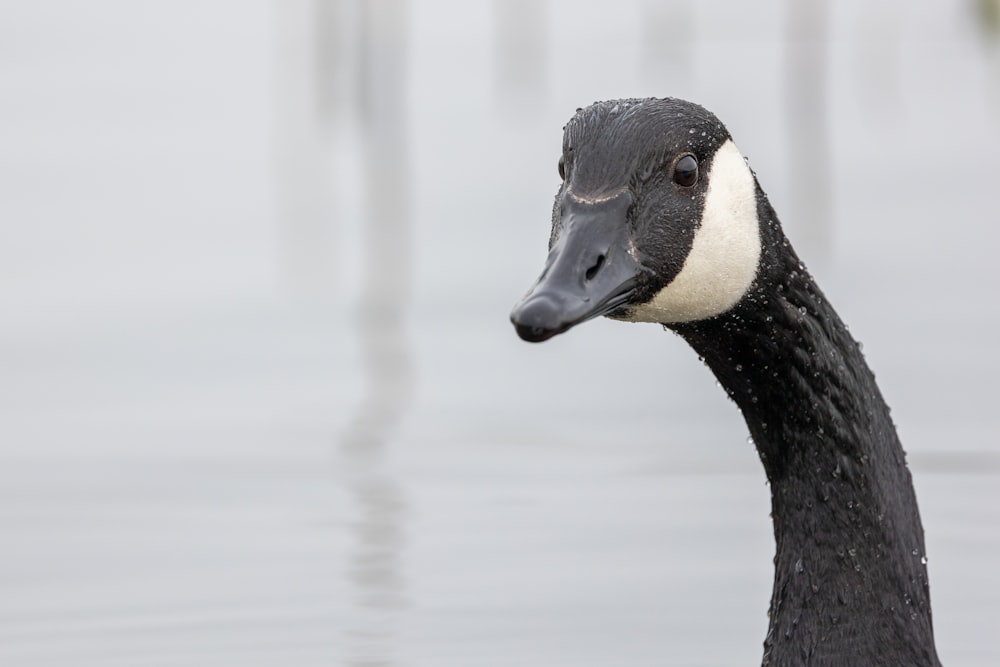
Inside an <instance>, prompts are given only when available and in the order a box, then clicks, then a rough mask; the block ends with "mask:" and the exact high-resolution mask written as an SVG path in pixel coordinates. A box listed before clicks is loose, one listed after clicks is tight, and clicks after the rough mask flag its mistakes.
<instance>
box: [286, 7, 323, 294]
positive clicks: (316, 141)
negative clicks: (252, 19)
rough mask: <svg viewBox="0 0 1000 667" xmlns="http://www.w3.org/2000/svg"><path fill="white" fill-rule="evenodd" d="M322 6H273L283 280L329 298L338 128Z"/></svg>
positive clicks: (294, 288) (302, 289)
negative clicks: (330, 108) (331, 105)
mask: <svg viewBox="0 0 1000 667" xmlns="http://www.w3.org/2000/svg"><path fill="white" fill-rule="evenodd" d="M318 2H319V0H281V1H280V2H279V1H277V0H276V1H275V2H274V4H273V9H272V11H273V16H274V25H275V33H274V34H275V42H274V44H275V58H274V66H275V71H274V92H275V94H274V145H273V160H274V179H275V181H274V183H275V204H276V208H277V211H276V213H277V218H278V223H279V225H278V233H279V242H280V257H279V261H278V268H279V272H280V278H281V280H282V282H283V283H284V286H285V287H291V288H292V289H293V290H294V291H296V292H307V293H312V294H320V295H323V294H325V293H327V292H329V291H330V290H331V289H332V287H333V286H334V285H336V284H337V283H338V281H337V280H336V278H337V276H336V274H335V270H336V267H337V266H338V262H337V261H336V257H335V254H334V249H335V247H336V241H337V238H336V229H335V225H334V222H333V221H334V193H333V192H332V189H331V184H332V183H333V181H334V179H333V171H332V156H333V127H332V124H331V123H330V117H329V115H328V114H326V115H325V114H324V113H323V111H324V109H323V105H322V102H323V100H324V99H325V96H324V91H325V90H326V88H325V86H324V85H323V84H324V82H325V81H327V80H329V78H330V77H329V66H330V63H331V59H330V58H329V57H327V56H329V55H330V54H329V53H328V52H329V50H330V47H331V46H332V45H333V44H334V43H335V41H336V40H334V39H333V38H334V35H333V34H332V32H331V29H330V24H329V23H328V21H332V18H333V17H332V16H331V15H330V13H329V11H328V12H327V13H321V12H320V11H319V7H320V6H321V5H319V4H317V3H318ZM330 11H332V10H330ZM324 48H325V49H326V50H324Z"/></svg>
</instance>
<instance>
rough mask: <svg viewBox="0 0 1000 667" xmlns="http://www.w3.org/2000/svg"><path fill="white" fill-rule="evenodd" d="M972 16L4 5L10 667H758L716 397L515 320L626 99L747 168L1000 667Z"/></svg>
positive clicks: (735, 464)
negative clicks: (583, 165)
mask: <svg viewBox="0 0 1000 667" xmlns="http://www.w3.org/2000/svg"><path fill="white" fill-rule="evenodd" d="M915 5H920V6H919V7H917V6H915ZM978 6H979V4H977V3H973V2H965V3H963V2H946V1H944V0H940V1H935V2H925V3H896V4H891V5H882V6H880V7H870V6H868V3H862V2H860V1H857V2H843V3H825V4H823V3H818V4H816V5H814V8H819V9H818V13H811V12H809V11H802V10H801V8H800V9H797V10H794V11H793V12H792V13H789V10H788V8H787V7H786V3H778V2H763V3H738V2H721V1H716V2H698V3H695V2H677V3H672V4H664V3H659V2H653V1H652V0H641V1H640V0H632V1H624V2H618V3H613V4H612V3H601V2H594V1H588V2H570V0H560V1H558V2H557V1H555V0H551V1H550V2H548V3H527V2H505V3H502V2H493V3H486V2H479V3H469V2H457V1H452V2H445V1H444V0H439V1H431V0H416V1H414V2H410V3H404V2H401V1H400V0H395V1H393V0H380V1H379V2H369V3H355V2H346V1H341V2H332V1H331V2H326V3H323V2H319V1H317V2H304V1H301V0H300V1H297V2H287V1H282V2H275V3H266V2H236V1H235V0H230V1H227V2H224V1H221V0H219V1H217V2H212V3H184V4H182V5H178V4H177V3H167V2H161V3H153V2H147V3H132V2H127V1H125V0H121V1H119V2H110V1H102V2H89V3H69V2H49V3H15V2H6V3H2V4H0V121H2V122H0V312H2V313H3V315H2V320H0V321H2V324H0V664H2V665H4V666H5V667H6V666H7V665H11V666H14V665H17V666H21V665H24V666H41V665H45V666H51V665H74V666H88V665H95V666H96V665H100V666H105V665H129V666H131V665H150V666H152V665H157V666H160V665H164V666H165V665H171V666H173V665H208V666H213V667H215V666H222V665H241V666H242V665H347V666H362V665H365V666H374V665H384V666H398V667H403V666H415V665H420V666H428V667H448V666H455V667H475V666H489V665H504V666H507V665H544V666H546V667H553V666H559V665H574V666H577V667H579V666H581V665H593V666H597V665H602V666H603V665H629V666H645V665H668V664H669V665H734V664H756V663H757V662H758V661H759V658H760V654H761V642H762V640H763V638H764V633H765V630H766V627H767V618H766V610H767V602H768V599H769V595H770V583H771V576H772V569H771V568H772V566H771V556H772V553H773V544H772V539H771V525H770V519H769V517H768V512H769V492H768V488H767V486H766V485H765V484H764V476H763V473H762V471H761V469H760V463H759V461H758V460H757V458H756V454H755V452H754V450H753V447H752V446H751V445H750V444H748V443H747V441H746V432H745V428H744V426H743V424H742V422H741V419H740V416H739V414H738V413H737V411H736V410H735V408H734V406H732V405H731V404H730V403H729V402H728V401H727V399H726V398H725V396H724V394H723V392H722V390H721V389H719V388H718V387H717V386H716V385H715V382H714V379H713V378H712V377H711V374H710V373H709V372H708V371H707V370H706V369H705V368H704V367H703V366H702V365H701V364H700V363H699V362H698V360H697V359H696V358H695V355H694V354H693V353H692V352H691V351H690V350H689V349H687V348H686V346H685V345H684V344H683V342H682V341H681V340H679V339H677V338H675V337H674V336H672V335H670V334H668V333H665V332H663V331H662V330H660V329H659V328H658V327H655V326H652V325H624V324H621V323H616V322H610V321H599V322H592V323H588V324H587V325H586V326H583V327H580V328H579V329H575V330H573V331H572V332H570V333H569V334H567V335H565V336H561V337H559V338H556V339H554V340H553V341H551V342H549V343H546V344H544V345H538V346H531V345H527V344H525V343H522V342H521V341H519V340H517V339H516V337H515V336H514V333H513V331H512V329H511V327H510V326H509V324H508V322H507V321H506V320H507V313H508V311H509V309H510V307H511V305H512V304H513V302H514V301H515V300H516V299H517V298H518V296H519V295H520V294H521V293H522V292H523V291H524V290H525V289H526V288H527V286H528V285H529V284H530V283H531V281H532V280H533V279H534V278H535V276H536V275H537V273H538V271H539V270H540V268H541V264H542V261H543V259H544V256H545V242H546V239H547V235H548V217H549V212H550V206H551V197H552V194H553V193H554V191H555V188H556V185H557V175H556V159H557V157H558V153H559V147H560V141H561V132H560V128H561V127H562V124H563V123H564V122H565V121H566V119H567V118H568V117H569V116H570V115H571V114H572V112H573V110H574V109H575V108H577V107H579V106H583V105H585V104H588V103H590V102H591V101H593V100H595V99H604V98H611V97H622V96H644V95H661V96H662V95H673V96H679V97H684V98H688V99H692V100H695V101H698V102H700V103H702V104H704V105H706V106H707V107H709V108H710V109H712V110H713V111H715V112H716V113H717V114H718V115H719V116H720V117H721V118H722V119H723V120H724V121H725V122H726V123H727V124H728V126H729V128H730V130H731V131H732V133H733V135H734V136H735V138H736V141H737V143H738V144H739V145H740V147H741V148H742V150H743V151H744V153H746V154H747V155H748V156H749V157H750V159H751V163H752V165H753V167H754V168H755V170H756V171H757V173H758V176H759V177H760V180H761V182H762V184H763V186H764V188H765V189H766V190H767V191H768V193H769V195H770V197H771V200H772V203H773V204H774V206H775V208H776V209H777V210H778V212H779V215H781V216H782V219H783V222H784V225H785V227H786V229H787V231H788V233H789V235H790V236H791V238H792V239H793V241H794V242H795V243H796V246H797V247H798V249H799V251H800V254H801V255H802V256H803V257H804V258H805V260H806V261H807V263H808V264H809V265H810V267H811V268H812V270H813V272H814V273H815V274H816V275H817V277H818V279H819V282H820V283H821V284H822V285H823V287H824V289H825V291H826V293H827V295H828V296H829V297H830V299H831V300H832V301H833V302H834V303H835V304H836V305H837V308H838V310H839V311H840V312H841V315H842V316H843V317H844V319H845V320H846V321H847V322H849V323H850V325H851V327H852V332H853V333H854V334H855V335H856V336H857V337H858V338H859V339H861V340H862V341H863V342H864V344H865V348H864V349H865V353H866V355H867V357H868V359H869V362H870V363H871V364H872V366H873V367H874V369H875V371H876V373H877V375H878V377H879V381H880V383H881V387H882V389H883V392H884V393H885V395H886V396H887V398H888V400H889V402H890V404H891V405H892V406H893V410H894V411H893V415H894V418H895V420H896V422H897V424H898V427H899V431H900V433H901V436H902V439H903V442H904V444H905V446H906V448H907V450H908V452H909V455H910V456H909V459H910V462H911V468H912V470H913V474H914V479H915V483H916V486H917V492H918V497H919V499H920V502H921V512H922V516H923V520H924V526H925V529H926V532H927V550H928V554H929V558H930V563H929V567H930V575H931V591H932V598H933V602H934V610H935V616H934V621H935V629H936V634H937V639H938V648H939V653H940V655H941V657H942V660H943V661H945V662H946V663H947V664H949V665H984V666H985V665H995V664H998V663H1000V571H998V568H997V565H996V562H997V553H1000V533H998V528H1000V504H998V501H1000V492H998V488H1000V449H998V435H1000V428H998V426H997V424H998V420H997V415H996V410H995V404H996V399H997V396H998V392H997V390H996V388H995V378H996V377H997V376H998V375H1000V353H998V351H997V327H998V325H1000V306H998V301H997V296H996V289H997V281H996V277H995V275H994V274H995V254H996V247H997V244H998V241H1000V233H998V232H997V227H996V223H997V213H996V211H997V206H996V192H997V186H998V166H997V164H998V162H997V160H998V156H1000V44H998V42H997V40H996V36H997V33H996V30H995V28H990V24H989V23H988V22H985V23H984V19H983V18H982V17H983V16H984V15H982V14H977V13H976V9H977V7H978Z"/></svg>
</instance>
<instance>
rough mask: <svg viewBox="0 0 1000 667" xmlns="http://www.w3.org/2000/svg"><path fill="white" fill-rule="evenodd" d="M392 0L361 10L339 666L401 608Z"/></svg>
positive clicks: (402, 373)
mask: <svg viewBox="0 0 1000 667" xmlns="http://www.w3.org/2000/svg"><path fill="white" fill-rule="evenodd" d="M403 10H404V7H403V3H402V2H401V1H400V0H385V1H383V2H374V3H364V4H363V5H362V10H361V16H360V19H361V24H362V25H361V40H362V44H361V66H362V68H363V76H362V79H361V80H362V82H363V84H364V85H363V86H362V90H361V93H362V99H361V107H362V110H363V115H362V119H361V120H362V125H363V128H362V135H363V142H364V153H365V155H364V188H365V191H364V221H363V224H364V229H363V249H362V250H363V255H364V257H363V266H364V274H363V284H362V288H361V293H360V296H359V299H360V303H359V306H358V311H357V317H356V330H357V334H358V336H359V339H360V344H361V355H362V361H363V368H364V372H365V381H366V383H367V386H366V387H365V393H364V396H363V398H362V402H361V404H360V406H359V407H358V410H357V413H356V414H355V415H354V418H353V419H352V421H351V424H350V425H349V427H348V429H347V431H346V432H345V433H344V435H343V437H342V439H341V441H340V452H341V454H342V461H343V463H344V464H345V466H346V468H347V471H346V472H347V476H348V479H350V490H351V495H352V497H353V499H354V505H355V507H354V510H355V512H356V516H355V519H354V521H353V525H352V531H351V532H352V535H353V538H354V542H355V543H354V546H353V548H352V549H351V551H350V554H349V556H348V558H349V565H348V573H347V574H348V578H349V585H350V591H351V592H350V596H351V602H350V606H351V609H352V614H351V620H350V622H349V624H348V626H347V628H345V635H346V636H345V639H346V642H347V651H346V664H347V665H350V666H351V667H375V666H376V665H377V666H380V667H388V666H389V665H393V664H395V660H394V657H393V654H394V649H395V646H394V645H395V639H396V629H397V626H398V623H399V617H400V615H401V614H402V612H403V610H404V609H405V606H406V601H405V589H406V582H405V580H404V577H403V574H402V564H401V560H402V558H403V548H404V545H405V528H404V522H405V518H406V513H407V501H406V494H405V491H404V489H403V488H402V487H401V485H400V484H399V483H398V482H397V481H396V480H395V479H394V478H393V476H392V475H391V474H389V473H388V472H387V471H386V469H385V464H384V460H383V454H384V450H385V447H386V444H387V442H388V441H389V439H390V438H391V437H392V435H393V433H394V431H395V429H396V427H397V426H398V424H399V420H400V417H401V415H402V414H403V412H404V411H405V410H406V407H407V405H408V404H409V402H410V397H411V393H412V385H413V373H412V362H411V354H410V350H409V348H408V347H407V342H406V336H405V331H404V329H403V313H404V308H405V306H406V302H407V300H408V298H409V292H408V290H407V289H406V288H405V286H406V285H407V284H408V283H409V280H410V276H409V273H410V258H409V254H410V249H411V243H410V229H409V227H410V217H409V206H410V201H409V200H410V196H409V187H410V186H409V175H408V173H407V172H408V166H407V157H408V156H407V139H406V136H405V130H404V126H403V123H402V121H401V118H403V117H402V116H401V115H400V114H399V113H398V111H399V108H400V103H399V102H400V97H401V94H402V93H401V91H403V89H404V80H405V73H404V58H405V52H406V39H405V35H406V31H405V28H406V20H405V12H404V11H403Z"/></svg>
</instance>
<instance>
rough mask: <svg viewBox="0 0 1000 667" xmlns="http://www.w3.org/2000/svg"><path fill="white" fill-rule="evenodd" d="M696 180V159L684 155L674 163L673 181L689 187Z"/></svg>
mask: <svg viewBox="0 0 1000 667" xmlns="http://www.w3.org/2000/svg"><path fill="white" fill-rule="evenodd" d="M697 182H698V161H697V160H696V159H694V156H693V155H685V156H684V157H682V158H681V159H680V160H678V161H677V164H675V165H674V183H676V184H677V185H680V186H683V187H685V188H689V187H691V186H692V185H694V184H695V183H697Z"/></svg>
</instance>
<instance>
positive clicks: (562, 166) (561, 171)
mask: <svg viewBox="0 0 1000 667" xmlns="http://www.w3.org/2000/svg"><path fill="white" fill-rule="evenodd" d="M559 178H561V179H563V180H564V181H565V180H566V158H564V157H563V156H561V155H560V156H559Z"/></svg>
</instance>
